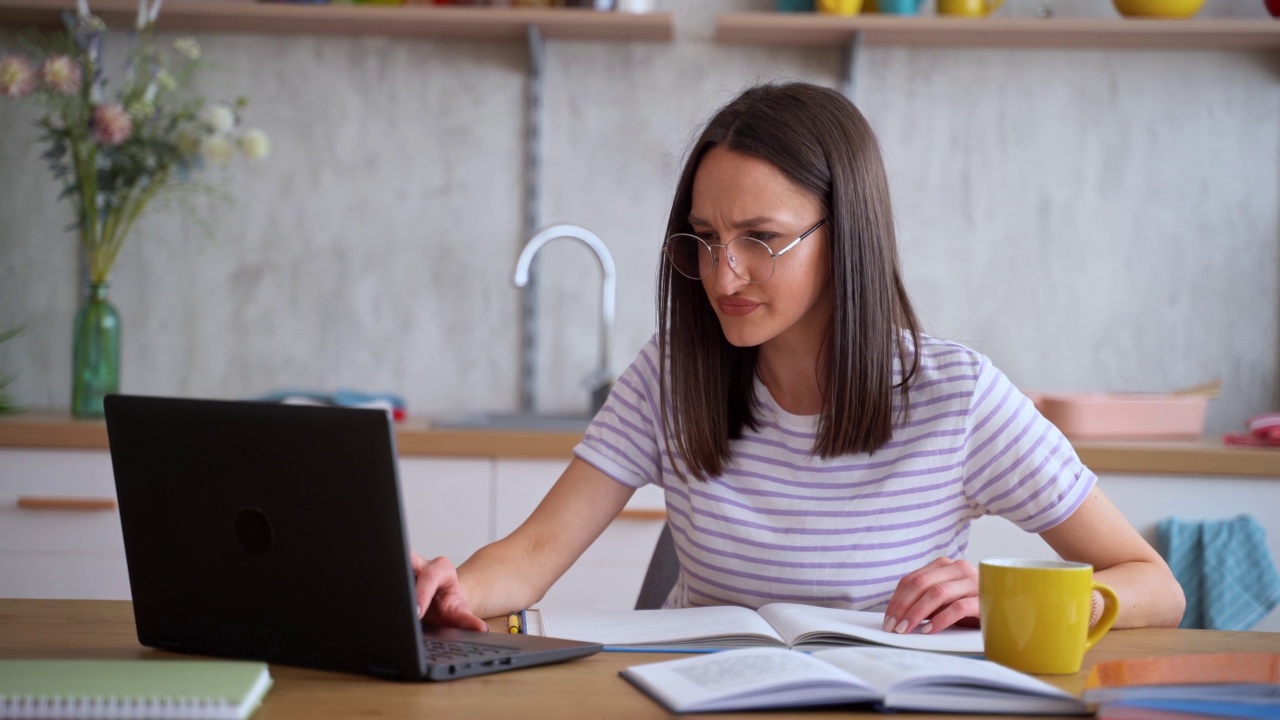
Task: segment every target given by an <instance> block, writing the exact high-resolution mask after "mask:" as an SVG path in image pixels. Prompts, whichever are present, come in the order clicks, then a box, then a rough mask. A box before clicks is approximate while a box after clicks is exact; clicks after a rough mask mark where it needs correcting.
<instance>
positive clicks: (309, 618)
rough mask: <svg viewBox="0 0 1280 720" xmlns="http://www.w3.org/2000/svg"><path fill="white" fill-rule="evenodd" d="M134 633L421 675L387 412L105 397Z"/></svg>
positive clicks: (173, 642) (352, 668) (184, 645)
mask: <svg viewBox="0 0 1280 720" xmlns="http://www.w3.org/2000/svg"><path fill="white" fill-rule="evenodd" d="M105 410H106V420H107V431H108V436H109V439H110V446H111V461H112V465H113V468H114V471H115V477H116V492H117V498H118V500H119V505H120V520H121V525H122V530H123V534H124V545H125V553H126V557H127V560H128V566H129V583H130V586H131V588H132V593H133V606H134V614H135V619H136V622H137V628H138V639H139V641H141V642H142V644H143V645H147V646H151V647H157V648H162V649H168V650H175V651H181V652H195V653H202V654H209V655H217V656H224V657H243V658H256V659H263V660H267V661H269V662H279V663H284V664H290V665H303V666H310V667H320V668H326V669H333V670H342V671H348V672H355V673H365V674H368V673H372V674H378V675H390V676H397V677H415V676H421V675H422V673H423V651H422V645H421V635H420V633H419V631H418V623H417V617H416V612H415V609H414V608H415V602H414V596H413V576H412V571H411V570H410V566H409V561H408V553H409V548H408V547H407V544H406V540H405V538H406V533H405V530H404V524H405V521H404V514H403V510H402V505H401V499H400V490H399V482H398V480H397V476H396V464H395V457H396V453H395V446H394V442H395V441H394V434H393V432H392V430H391V426H390V420H389V419H388V417H387V415H386V413H384V412H382V411H380V410H358V409H350V408H321V407H296V406H287V405H275V404H267V403H245V402H226V401H213V400H192V399H176V398H157V397H138V396H119V395H116V396H109V397H108V398H106V402H105Z"/></svg>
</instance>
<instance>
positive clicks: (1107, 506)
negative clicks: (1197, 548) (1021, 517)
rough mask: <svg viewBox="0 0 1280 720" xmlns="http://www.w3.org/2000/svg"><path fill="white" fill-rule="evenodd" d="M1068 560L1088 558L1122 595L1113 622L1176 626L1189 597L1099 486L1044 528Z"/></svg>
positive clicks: (1100, 578) (1044, 534) (1098, 575)
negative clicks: (1055, 523) (1060, 517)
mask: <svg viewBox="0 0 1280 720" xmlns="http://www.w3.org/2000/svg"><path fill="white" fill-rule="evenodd" d="M1040 537H1042V538H1044V540H1045V542H1047V543H1049V546H1050V547H1052V548H1053V549H1054V550H1055V551H1057V553H1058V554H1059V555H1061V556H1062V559H1064V560H1073V561H1075V562H1082V563H1089V564H1090V565H1092V566H1093V568H1094V571H1095V572H1094V578H1095V579H1096V580H1097V581H1098V582H1101V583H1103V584H1106V585H1109V586H1110V587H1111V589H1112V590H1115V591H1116V596H1117V597H1118V598H1119V599H1120V614H1119V615H1118V616H1117V617H1116V624H1115V626H1114V627H1117V628H1126V627H1177V625H1178V623H1179V622H1180V621H1181V620H1182V611H1183V609H1184V608H1185V607H1186V598H1185V597H1184V596H1183V594H1182V587H1181V586H1180V585H1178V581H1177V579H1176V578H1175V577H1174V576H1173V573H1172V572H1171V571H1170V570H1169V566H1168V565H1167V564H1166V563H1165V561H1164V559H1163V558H1161V557H1160V554H1159V553H1157V552H1156V551H1155V548H1153V547H1151V545H1150V543H1148V542H1147V541H1146V540H1144V539H1143V538H1142V536H1141V535H1139V534H1138V531H1137V530H1135V529H1134V528H1133V526H1132V525H1130V524H1129V521H1128V520H1126V519H1125V517H1124V515H1121V514H1120V511H1119V510H1117V509H1116V506H1115V505H1113V504H1112V503H1111V501H1110V500H1108V499H1107V496H1106V495H1103V494H1102V491H1101V490H1099V489H1098V488H1097V487H1094V488H1093V491H1092V492H1090V493H1089V496H1088V497H1087V498H1085V500H1084V502H1082V503H1080V507H1078V508H1076V511H1075V512H1073V513H1071V516H1070V517H1068V518H1067V519H1066V520H1063V521H1062V522H1061V523H1059V524H1057V525H1055V526H1054V527H1051V528H1049V529H1048V530H1045V531H1044V532H1042V533H1040Z"/></svg>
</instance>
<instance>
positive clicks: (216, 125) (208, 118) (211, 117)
mask: <svg viewBox="0 0 1280 720" xmlns="http://www.w3.org/2000/svg"><path fill="white" fill-rule="evenodd" d="M200 119H201V120H202V121H204V124H205V125H208V126H209V130H211V131H213V132H214V133H218V134H223V133H226V132H228V131H230V130H231V128H233V127H235V124H236V114H235V113H234V112H232V111H231V108H229V107H227V106H226V105H222V104H220V103H219V104H217V105H210V106H208V107H206V108H205V109H204V111H202V112H201V113H200Z"/></svg>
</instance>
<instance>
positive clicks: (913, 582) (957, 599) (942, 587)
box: [884, 558, 978, 633]
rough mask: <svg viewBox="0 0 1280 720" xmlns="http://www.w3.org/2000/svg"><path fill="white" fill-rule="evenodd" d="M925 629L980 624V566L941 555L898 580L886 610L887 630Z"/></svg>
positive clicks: (931, 629) (931, 630)
mask: <svg viewBox="0 0 1280 720" xmlns="http://www.w3.org/2000/svg"><path fill="white" fill-rule="evenodd" d="M925 620H928V621H929V624H928V625H926V626H925V628H924V630H923V632H925V633H935V632H938V631H939V630H942V629H944V628H949V627H951V626H952V625H965V626H968V627H977V625H978V569H977V568H975V567H974V566H973V565H970V564H969V562H968V561H967V560H952V559H951V558H938V559H937V560H934V561H933V562H931V563H929V564H928V565H925V566H924V567H922V568H920V569H919V570H915V571H913V572H911V573H909V574H908V575H906V576H905V577H903V578H902V579H901V580H899V581H898V587H897V589H895V590H894V591H893V597H892V598H890V599H889V606H888V607H887V608H885V611H884V629H885V632H896V633H909V632H911V631H912V630H914V629H915V628H916V627H917V626H919V625H920V623H921V622H923V621H925Z"/></svg>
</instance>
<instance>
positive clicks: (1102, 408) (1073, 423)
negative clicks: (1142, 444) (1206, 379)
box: [1028, 393, 1211, 440]
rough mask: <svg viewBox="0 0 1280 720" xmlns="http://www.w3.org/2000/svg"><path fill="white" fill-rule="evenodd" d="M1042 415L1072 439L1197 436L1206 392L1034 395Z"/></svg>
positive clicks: (1206, 402) (1201, 430)
mask: <svg viewBox="0 0 1280 720" xmlns="http://www.w3.org/2000/svg"><path fill="white" fill-rule="evenodd" d="M1028 396H1029V397H1031V398H1032V400H1033V402H1035V404H1036V408H1037V409H1038V410H1039V411H1040V414H1042V415H1044V416H1045V418H1047V419H1048V420H1049V422H1051V423H1053V424H1054V425H1056V426H1057V427H1058V429H1059V430H1061V431H1062V434H1063V435H1066V436H1067V437H1068V438H1070V439H1072V440H1198V439H1200V438H1201V437H1202V436H1203V435H1204V419H1205V414H1206V413H1207V412H1208V409H1209V400H1210V399H1211V398H1210V397H1209V396H1207V395H1164V394H1156V393H1151V394H1144V393H1125V394H1121V393H1033V394H1029V395H1028Z"/></svg>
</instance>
